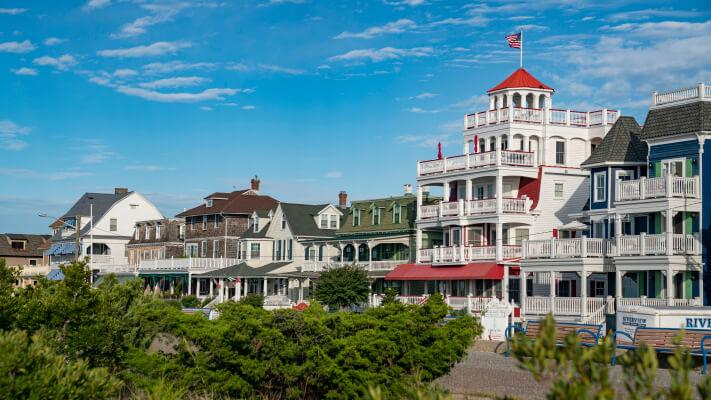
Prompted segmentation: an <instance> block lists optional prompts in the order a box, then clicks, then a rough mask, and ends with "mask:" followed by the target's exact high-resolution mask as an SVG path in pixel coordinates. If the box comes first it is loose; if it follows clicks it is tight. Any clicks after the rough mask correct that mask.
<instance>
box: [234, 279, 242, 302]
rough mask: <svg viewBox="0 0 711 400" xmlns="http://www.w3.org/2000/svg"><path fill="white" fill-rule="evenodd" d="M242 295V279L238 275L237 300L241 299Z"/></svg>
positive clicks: (236, 285) (236, 283)
mask: <svg viewBox="0 0 711 400" xmlns="http://www.w3.org/2000/svg"><path fill="white" fill-rule="evenodd" d="M241 297H242V279H240V277H239V276H238V277H237V279H236V280H235V301H239V300H240V298H241Z"/></svg>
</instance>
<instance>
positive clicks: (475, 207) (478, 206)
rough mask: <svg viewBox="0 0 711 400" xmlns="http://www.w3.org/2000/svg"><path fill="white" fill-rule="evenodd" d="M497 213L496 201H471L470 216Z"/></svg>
mask: <svg viewBox="0 0 711 400" xmlns="http://www.w3.org/2000/svg"><path fill="white" fill-rule="evenodd" d="M495 212H496V199H481V200H470V201H469V215H475V214H490V213H495Z"/></svg>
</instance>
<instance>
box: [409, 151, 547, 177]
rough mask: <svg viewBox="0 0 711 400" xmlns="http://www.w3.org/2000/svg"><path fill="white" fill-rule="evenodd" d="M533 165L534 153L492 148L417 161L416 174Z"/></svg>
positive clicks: (424, 174)
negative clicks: (484, 150)
mask: <svg viewBox="0 0 711 400" xmlns="http://www.w3.org/2000/svg"><path fill="white" fill-rule="evenodd" d="M502 165H503V166H510V167H534V166H535V165H536V162H535V155H534V153H533V152H529V151H518V150H494V151H486V152H479V153H471V154H463V155H458V156H453V157H444V158H441V159H437V160H428V161H419V162H418V163H417V176H428V175H437V174H444V173H448V172H456V171H464V170H473V169H477V168H484V167H493V166H502Z"/></svg>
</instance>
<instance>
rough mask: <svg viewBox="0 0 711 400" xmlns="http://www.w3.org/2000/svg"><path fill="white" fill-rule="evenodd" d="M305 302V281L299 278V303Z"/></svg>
mask: <svg viewBox="0 0 711 400" xmlns="http://www.w3.org/2000/svg"><path fill="white" fill-rule="evenodd" d="M302 301H304V280H303V279H301V278H299V303H301V302H302Z"/></svg>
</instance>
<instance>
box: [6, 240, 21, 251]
mask: <svg viewBox="0 0 711 400" xmlns="http://www.w3.org/2000/svg"><path fill="white" fill-rule="evenodd" d="M10 245H11V246H12V249H13V250H25V241H24V240H11V241H10Z"/></svg>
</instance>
